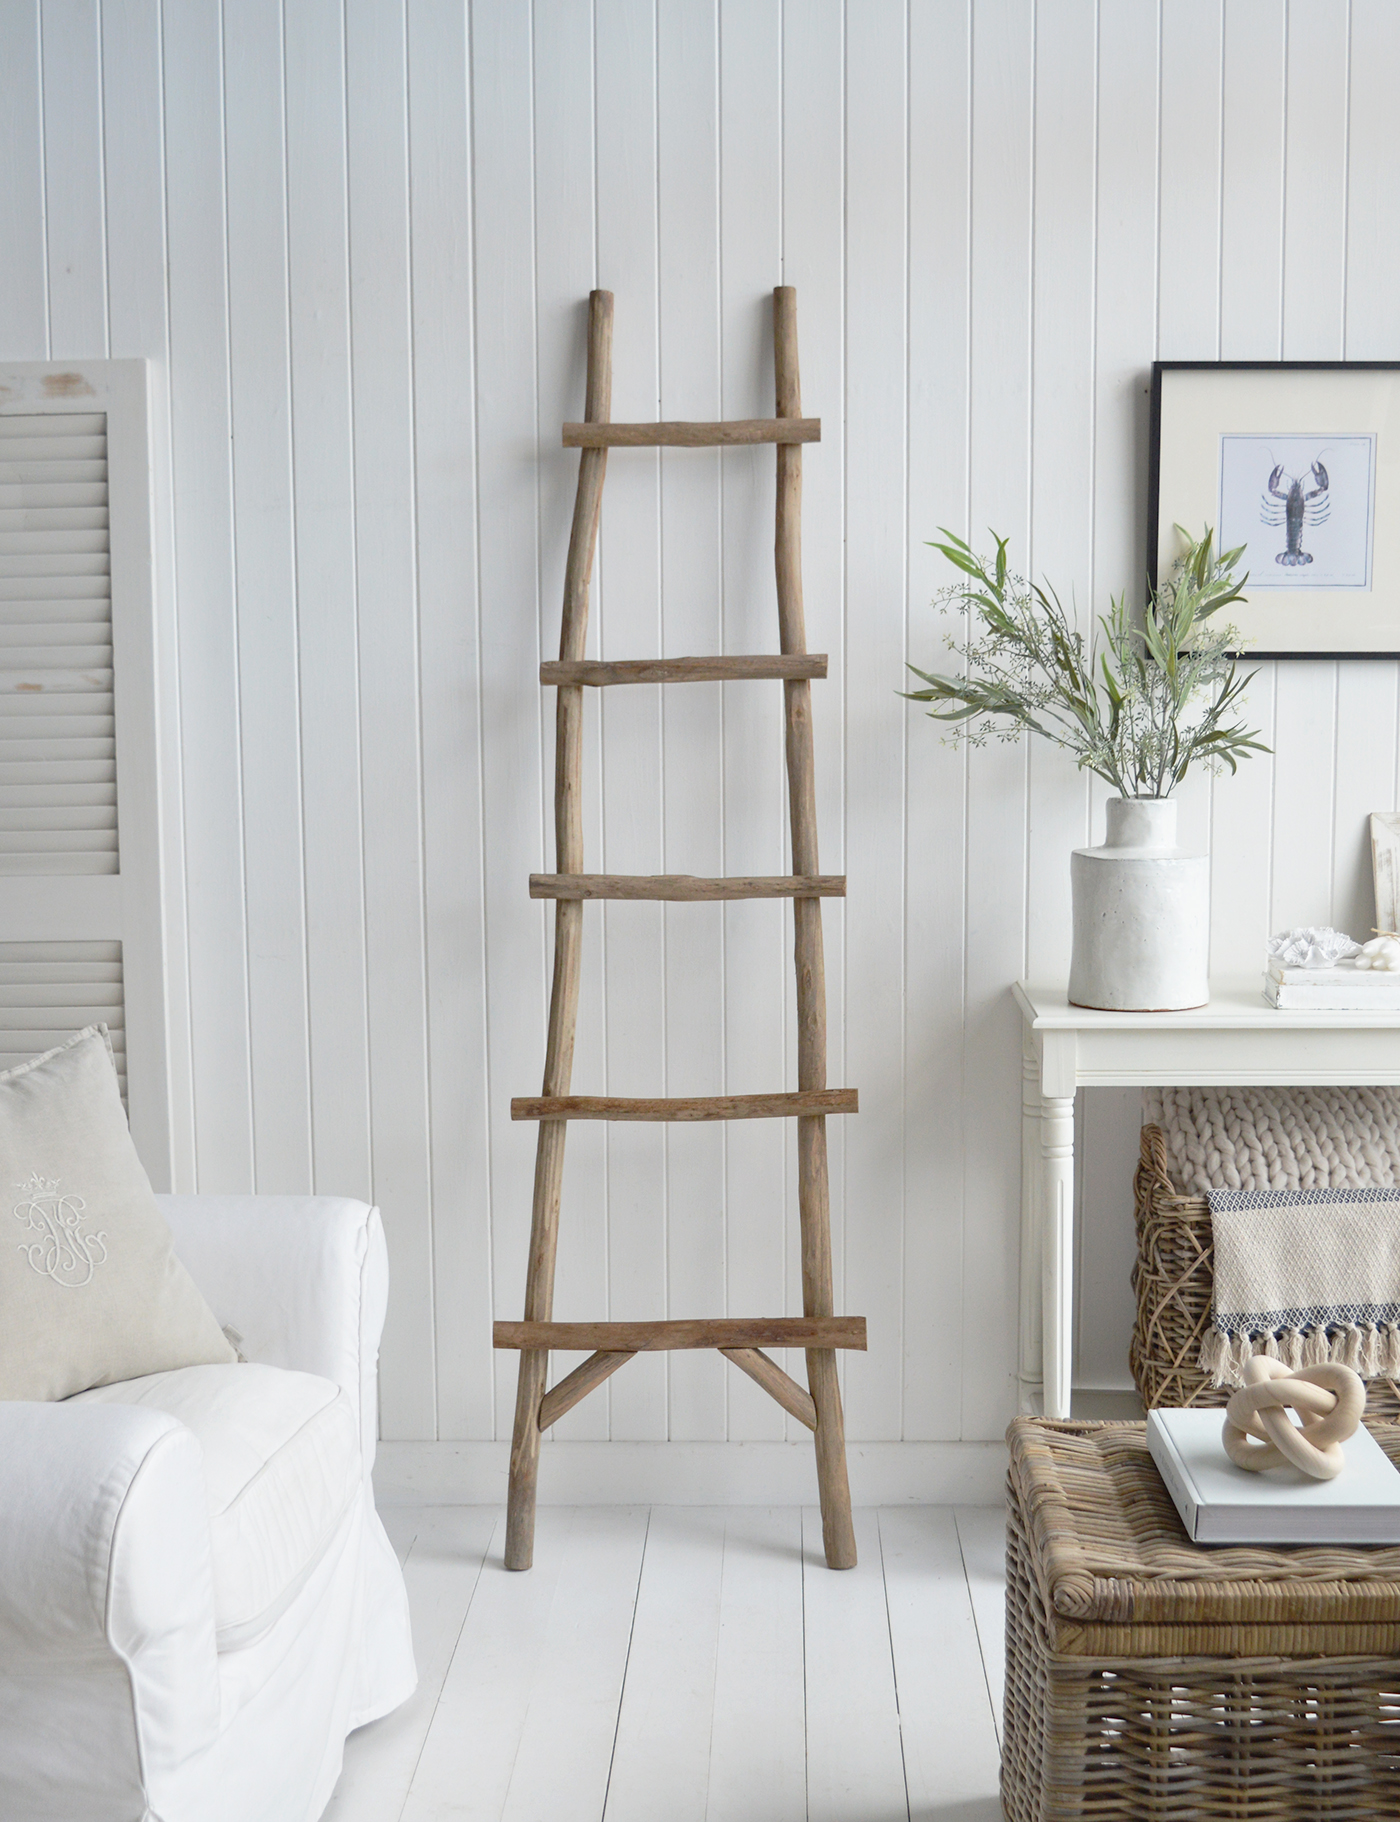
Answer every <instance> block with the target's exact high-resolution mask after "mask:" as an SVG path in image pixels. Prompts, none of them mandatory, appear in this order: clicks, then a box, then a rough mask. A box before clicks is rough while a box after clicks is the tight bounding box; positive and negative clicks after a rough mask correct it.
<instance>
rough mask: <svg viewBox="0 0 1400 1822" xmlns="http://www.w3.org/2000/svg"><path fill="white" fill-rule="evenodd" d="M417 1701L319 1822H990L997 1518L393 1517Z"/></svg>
mask: <svg viewBox="0 0 1400 1822" xmlns="http://www.w3.org/2000/svg"><path fill="white" fill-rule="evenodd" d="M384 1519H385V1523H386V1525H387V1526H388V1529H389V1534H390V1536H391V1537H392V1538H393V1540H394V1543H395V1545H396V1547H397V1548H398V1551H399V1554H400V1556H401V1558H402V1559H403V1562H404V1568H405V1574H406V1576H407V1579H408V1589H409V1596H410V1599H411V1601H412V1604H413V1626H414V1639H415V1643H416V1646H417V1653H418V1669H419V1678H420V1681H419V1687H418V1692H417V1694H416V1695H415V1696H414V1698H413V1700H412V1701H411V1702H409V1703H407V1704H406V1705H405V1706H404V1707H403V1708H401V1709H400V1710H399V1711H398V1713H397V1714H393V1715H390V1716H388V1717H387V1718H386V1719H385V1720H383V1721H379V1722H376V1723H375V1724H374V1725H373V1726H371V1727H366V1728H362V1729H361V1730H360V1732H359V1733H357V1734H354V1735H353V1736H352V1737H351V1739H350V1740H349V1741H348V1743H347V1746H346V1755H345V1770H344V1772H343V1774H342V1776H341V1780H340V1784H339V1785H338V1787H337V1789H336V1793H335V1796H334V1797H333V1799H332V1801H331V1805H330V1808H329V1809H328V1810H327V1812H326V1819H327V1822H400V1818H402V1822H446V1819H447V1818H449V1817H450V1818H453V1822H459V1819H467V1818H469V1819H470V1822H604V1819H606V1822H997V1819H998V1818H999V1817H1000V1815H1001V1811H1000V1808H999V1807H998V1804H997V1797H996V1788H997V1729H998V1727H999V1725H1000V1718H1001V1682H1002V1515H1001V1512H1000V1511H999V1510H992V1509H982V1508H980V1507H973V1508H967V1507H963V1508H958V1509H956V1510H954V1509H953V1508H951V1507H947V1506H924V1507H891V1508H885V1509H883V1510H880V1511H864V1512H858V1513H857V1515H856V1535H857V1540H858V1543H859V1548H860V1566H859V1568H857V1569H855V1570H852V1571H849V1572H847V1573H844V1574H832V1573H831V1572H830V1571H829V1570H827V1569H826V1567H825V1566H824V1564H823V1563H822V1557H821V1525H820V1520H819V1518H818V1516H817V1513H816V1512H815V1510H805V1509H799V1508H797V1507H775V1508H757V1507H734V1506H730V1507H715V1508H703V1509H701V1508H694V1507H677V1506H655V1507H652V1508H650V1509H648V1508H646V1507H644V1506H642V1507H622V1506H593V1507H577V1508H572V1509H567V1508H553V1509H550V1508H542V1509H541V1511H540V1514H539V1526H538V1532H537V1536H536V1545H535V1567H534V1569H533V1570H531V1571H530V1572H529V1573H528V1574H525V1575H512V1574H509V1573H507V1571H506V1570H505V1569H504V1568H503V1567H502V1563H501V1545H502V1538H503V1535H504V1529H505V1520H504V1516H503V1514H501V1513H500V1512H499V1511H498V1510H496V1509H494V1508H486V1507H476V1506H429V1507H401V1508H395V1509H390V1510H388V1511H386V1512H385V1514H384Z"/></svg>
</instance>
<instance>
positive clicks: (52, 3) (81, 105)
mask: <svg viewBox="0 0 1400 1822" xmlns="http://www.w3.org/2000/svg"><path fill="white" fill-rule="evenodd" d="M18 10H24V9H18ZM41 14H42V19H43V40H42V41H43V60H44V215H45V221H46V224H47V237H46V238H47V245H48V261H49V353H50V356H51V358H52V359H54V360H58V361H64V360H84V359H86V360H95V359H98V358H100V357H102V356H105V355H106V353H107V351H108V349H107V268H106V259H105V253H106V247H105V245H104V242H105V211H104V209H103V200H104V199H103V187H104V172H103V167H102V77H101V68H100V66H101V34H100V27H99V24H98V0H45V4H44V5H43V7H42V8H41ZM6 181H7V182H8V174H7V177H6Z"/></svg>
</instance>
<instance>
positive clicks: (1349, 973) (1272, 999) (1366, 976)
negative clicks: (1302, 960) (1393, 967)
mask: <svg viewBox="0 0 1400 1822" xmlns="http://www.w3.org/2000/svg"><path fill="white" fill-rule="evenodd" d="M1264 998H1265V999H1266V1000H1267V1001H1268V1002H1269V1004H1270V1005H1271V1006H1277V1007H1278V1008H1279V1009H1280V1010H1281V1011H1284V1012H1306V1011H1307V1010H1308V1009H1309V1008H1311V1009H1312V1010H1313V1011H1316V1012H1384V1011H1393V1010H1396V1009H1400V974H1397V973H1392V972H1391V971H1390V970H1388V969H1383V968H1358V967H1356V966H1355V965H1354V964H1353V963H1352V962H1350V961H1345V962H1338V964H1337V965H1336V967H1335V968H1282V967H1280V966H1279V964H1278V963H1277V962H1274V961H1271V962H1270V963H1269V965H1268V968H1267V969H1266V970H1265V974H1264Z"/></svg>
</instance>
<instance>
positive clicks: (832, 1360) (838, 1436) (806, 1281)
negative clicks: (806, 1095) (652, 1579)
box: [797, 1114, 856, 1569]
mask: <svg viewBox="0 0 1400 1822" xmlns="http://www.w3.org/2000/svg"><path fill="white" fill-rule="evenodd" d="M797 1194H798V1206H799V1210H800V1213H801V1219H802V1308H803V1312H804V1313H805V1314H806V1315H809V1316H815V1315H826V1316H829V1315H830V1314H831V1313H832V1291H831V1215H830V1208H829V1198H828V1190H827V1166H826V1119H825V1117H824V1116H823V1115H820V1114H818V1115H817V1116H815V1117H812V1118H809V1117H807V1116H804V1117H803V1118H801V1119H799V1121H798V1122H797ZM807 1389H808V1390H809V1391H810V1392H811V1394H812V1403H813V1404H814V1405H815V1406H816V1407H817V1433H816V1447H817V1490H818V1493H819V1495H820V1498H821V1508H822V1543H823V1545H824V1546H825V1549H826V1566H827V1568H828V1569H854V1568H855V1566H856V1533H855V1526H854V1525H853V1524H852V1522H851V1488H850V1483H849V1481H848V1480H847V1477H846V1424H845V1419H844V1418H843V1416H842V1414H841V1385H840V1381H839V1380H838V1379H837V1376H836V1350H835V1349H834V1348H808V1350H807Z"/></svg>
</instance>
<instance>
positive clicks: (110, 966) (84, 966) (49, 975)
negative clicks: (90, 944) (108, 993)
mask: <svg viewBox="0 0 1400 1822" xmlns="http://www.w3.org/2000/svg"><path fill="white" fill-rule="evenodd" d="M3 947H4V948H5V949H7V950H9V949H34V950H37V951H39V952H40V953H42V954H45V955H47V954H49V953H50V952H51V951H52V949H53V944H52V943H5V944H4V945H3ZM61 947H62V948H64V949H78V948H81V947H82V945H81V944H80V943H63V944H62V945H61ZM121 984H122V963H121V956H120V955H118V956H117V958H116V960H115V961H111V962H82V961H61V962H54V961H47V962H44V961H40V962H14V961H9V962H0V992H8V990H9V989H10V988H12V987H13V988H19V987H23V988H25V989H26V990H28V989H29V988H30V987H33V989H34V990H35V992H36V993H38V992H46V991H47V990H48V988H49V987H54V988H60V987H61V988H62V989H63V990H64V991H65V992H66V991H67V990H68V988H69V987H72V988H73V989H74V991H75V992H76V991H82V992H87V991H88V990H89V989H91V991H92V992H93V993H101V992H102V991H103V989H104V988H107V987H120V986H121Z"/></svg>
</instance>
